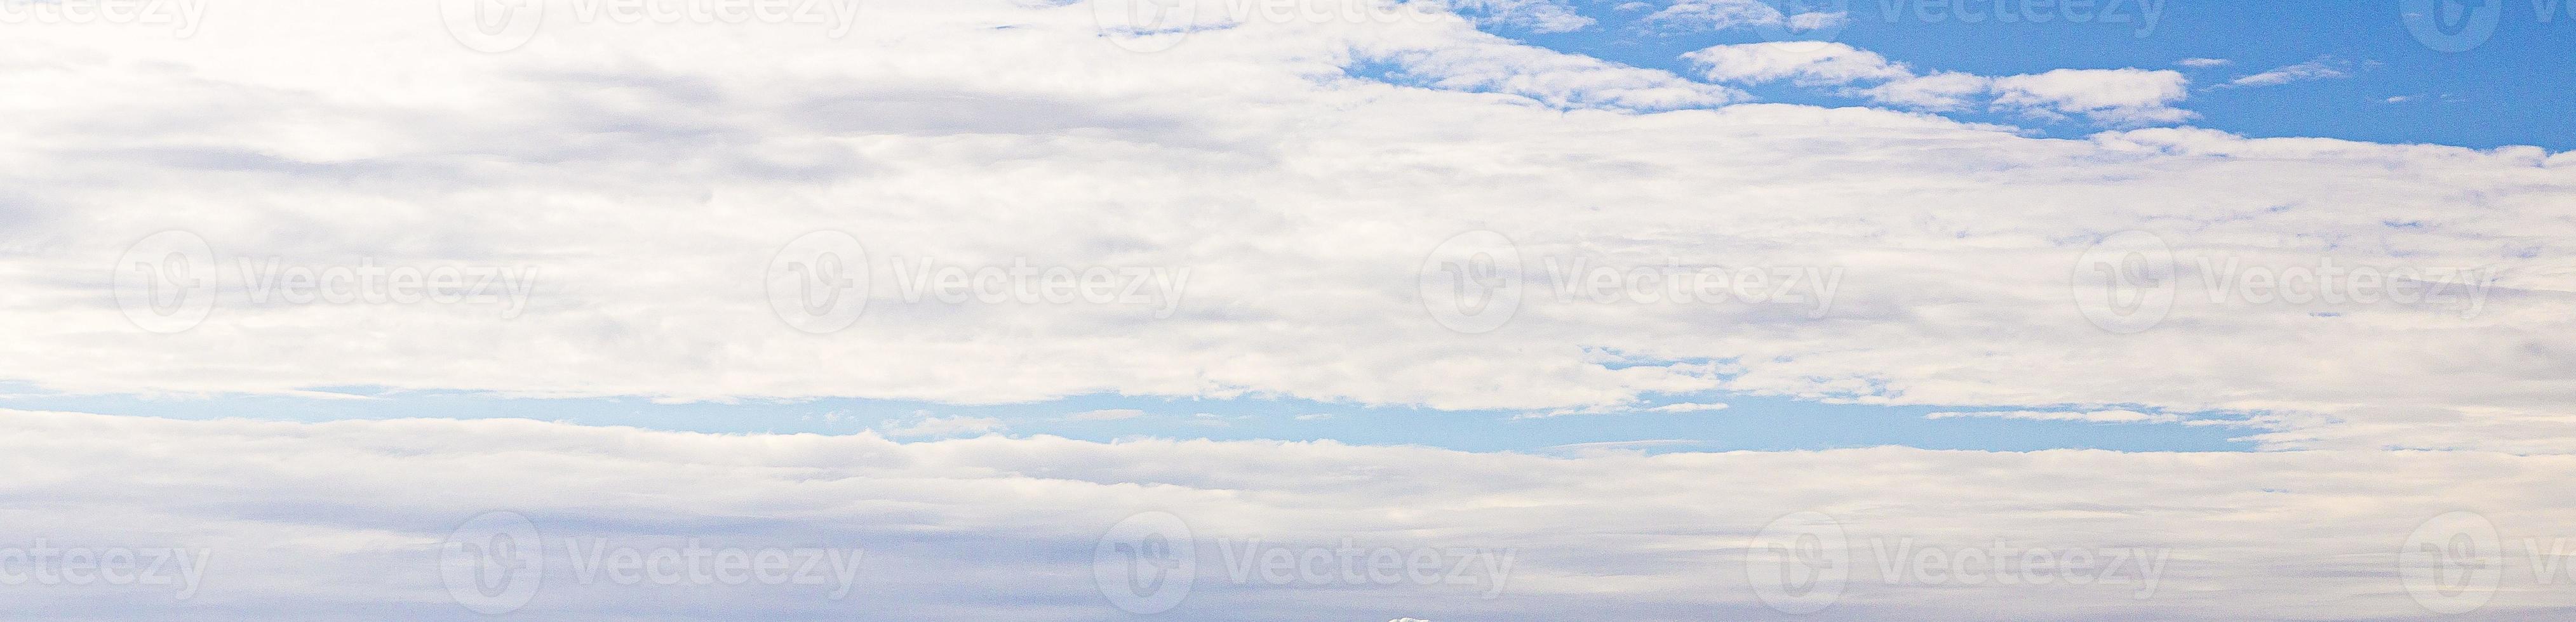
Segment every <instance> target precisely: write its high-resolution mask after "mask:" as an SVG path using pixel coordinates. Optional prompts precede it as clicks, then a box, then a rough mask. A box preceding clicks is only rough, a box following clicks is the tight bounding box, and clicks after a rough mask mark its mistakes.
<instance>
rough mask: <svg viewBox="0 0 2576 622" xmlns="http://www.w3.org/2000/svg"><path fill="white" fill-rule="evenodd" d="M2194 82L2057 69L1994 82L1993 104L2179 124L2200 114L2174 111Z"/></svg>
mask: <svg viewBox="0 0 2576 622" xmlns="http://www.w3.org/2000/svg"><path fill="white" fill-rule="evenodd" d="M2190 83H2191V81H2190V79H2188V78H2184V77H2183V75H2182V73H2181V72H2176V71H2170V70H2145V69H2057V70H2052V71H2048V72H2044V73H2039V74H2033V75H2021V76H2005V77H2001V78H1995V80H1994V90H1995V105H1996V106H1998V107H2003V108H2018V109H2022V110H2025V111H2028V112H2031V113H2035V114H2048V115H2062V114H2073V115H2082V116H2084V117H2085V118H2087V119H2090V120H2092V121H2093V122H2095V123H2101V124H2105V125H2150V124H2165V123H2180V122H2183V121H2187V120H2190V119H2191V118H2192V117H2194V116H2197V115H2194V114H2192V113H2191V112H2190V111H2187V110H2182V109H2179V108H2175V107H2173V104H2175V103H2179V102H2181V101H2182V100H2183V98H2184V97H2186V96H2187V95H2188V93H2189V90H2188V89H2187V88H2186V87H2187V86H2188V85H2189V84H2190Z"/></svg>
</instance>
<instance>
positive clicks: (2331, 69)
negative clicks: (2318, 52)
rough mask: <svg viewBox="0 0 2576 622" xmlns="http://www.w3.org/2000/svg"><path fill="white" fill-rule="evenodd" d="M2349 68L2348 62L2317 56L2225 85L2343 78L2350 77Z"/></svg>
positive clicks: (2258, 84)
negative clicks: (2314, 58)
mask: <svg viewBox="0 0 2576 622" xmlns="http://www.w3.org/2000/svg"><path fill="white" fill-rule="evenodd" d="M2351 68H2352V63H2350V62H2347V61H2343V60H2339V59H2336V58H2334V57H2332V56H2319V57H2317V58H2316V60H2311V61H2308V62H2304V63H2299V64H2296V65H2288V66H2284V67H2281V68H2279V69H2274V70H2271V71H2266V72H2263V73H2258V74H2253V75H2249V76H2244V77H2240V78H2237V79H2235V80H2230V81H2228V82H2227V84H2228V85H2229V86H2273V85H2280V84H2289V83H2292V82H2304V81H2308V80H2326V79H2331V78H2344V77H2350V76H2351V75H2352V73H2351V72H2350V71H2349V70H2350V69H2351Z"/></svg>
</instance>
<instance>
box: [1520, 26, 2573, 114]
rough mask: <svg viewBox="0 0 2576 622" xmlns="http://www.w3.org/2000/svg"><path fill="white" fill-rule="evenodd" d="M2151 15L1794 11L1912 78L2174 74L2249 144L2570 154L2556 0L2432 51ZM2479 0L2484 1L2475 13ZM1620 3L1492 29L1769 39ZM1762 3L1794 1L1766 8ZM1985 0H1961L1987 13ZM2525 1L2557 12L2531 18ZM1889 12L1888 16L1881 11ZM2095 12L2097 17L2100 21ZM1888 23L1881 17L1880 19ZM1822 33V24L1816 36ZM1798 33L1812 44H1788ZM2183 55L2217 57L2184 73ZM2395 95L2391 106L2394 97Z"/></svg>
mask: <svg viewBox="0 0 2576 622" xmlns="http://www.w3.org/2000/svg"><path fill="white" fill-rule="evenodd" d="M2156 2H2157V4H2158V5H2161V13H2160V14H2159V16H2158V19H2156V20H2155V21H2154V22H2153V27H2152V28H2149V27H2148V22H2147V20H2146V19H2145V17H2144V16H2145V13H2144V11H2143V9H2142V5H2141V4H2140V3H2139V2H2138V1H2137V0H2121V1H2119V2H2110V3H2103V4H2101V5H2100V6H2097V7H2096V8H2094V9H2092V12H2091V13H2084V12H2082V11H2077V12H2076V13H2077V14H2088V15H2106V14H2107V15H2115V16H2125V17H2127V18H2128V19H2127V22H2126V23H2102V22H2099V21H2096V22H2093V23H2080V24H2078V23H2067V22H2066V21H2064V19H2063V18H2062V17H2061V18H2056V19H2053V20H2052V21H2050V22H2047V23H2030V22H2027V21H2016V22H2012V23H2006V22H2003V21H2000V20H1996V19H1987V20H1985V21H1982V22H1978V23H1967V22H1964V21H1961V19H1960V18H1958V17H1954V16H1951V14H1949V13H1945V12H1942V11H1941V10H1939V9H1937V8H1935V9H1933V12H1932V14H1933V15H1936V16H1938V17H1935V18H1932V19H1928V20H1927V19H1925V18H1923V17H1922V13H1920V12H1919V11H1920V10H1922V9H1923V7H1926V6H1930V7H1946V6H1948V4H1946V3H1940V2H1934V3H1926V2H1922V1H1920V0H1901V1H1898V2H1894V3H1890V2H1885V1H1882V0H1853V1H1851V2H1849V3H1848V4H1847V5H1843V4H1839V3H1826V2H1813V1H1811V2H1807V3H1805V4H1804V5H1803V6H1807V7H1814V8H1816V9H1818V10H1822V9H1829V8H1844V9H1845V10H1848V11H1849V13H1850V16H1851V18H1850V21H1849V22H1848V25H1847V26H1845V27H1843V28H1842V29H1840V30H1838V31H1832V32H1831V34H1832V36H1831V37H1830V39H1826V40H1831V41H1838V42H1842V43H1846V44H1850V45H1852V46H1854V47H1858V48H1861V49H1865V50H1870V51H1875V52H1878V53H1880V54H1883V55H1885V56H1886V57H1887V58H1888V59H1889V60H1893V61H1898V62H1905V63H1909V64H1912V65H1914V66H1915V67H1916V68H1917V69H1919V70H1948V71H1960V72H1968V73H1976V74H1986V75H2009V74H2020V73H2036V72H2042V71H2048V70H2051V69H2059V68H2098V69H2110V68H2122V67H2136V68H2141V69H2178V70H2182V71H2184V72H2185V73H2186V74H2187V75H2189V77H2190V78H2191V82H2192V89H2193V92H2192V94H2191V98H2190V100H2189V102H2188V104H2187V105H2186V106H2185V107H2186V108H2189V109H2191V110H2193V111H2195V112H2198V113H2200V114H2201V115H2202V116H2201V118H2200V119H2199V120H2196V121H2194V122H2193V123H2192V124H2193V125H2196V126H2200V127H2208V128H2214V129H2219V130H2225V131H2228V132H2234V133H2238V134H2243V135H2246V136H2257V137H2282V136H2318V137H2329V138H2343V139H2349V140H2360V141H2370V142H2388V143H2433V144H2443V145H2457V146H2466V147H2479V148H2492V147H2499V146H2506V145H2538V146H2542V147H2546V148H2549V149H2551V150H2553V151H2558V150H2566V149H2570V148H2576V115H2570V114H2568V112H2569V111H2571V110H2576V62H2569V60H2568V59H2569V58H2570V56H2571V55H2576V17H2571V16H2570V15H2569V14H2568V6H2567V5H2566V4H2563V3H2560V2H2557V1H2556V0H2539V1H2538V2H2533V1H2530V0H2478V1H2477V2H2472V3H2470V4H2476V5H2480V6H2494V7H2501V8H2500V9H2490V10H2500V11H2501V15H2500V17H2499V18H2498V20H2497V25H2496V28H2495V30H2494V32H2493V34H2492V35H2490V36H2489V37H2488V38H2486V39H2485V40H2484V42H2483V43H2480V44H2478V45H2476V46H2475V47H2472V48H2470V49H2467V50H2465V51H2459V52H2445V51H2438V50H2436V49H2434V48H2433V47H2431V46H2429V45H2426V44H2424V43H2422V42H2421V41H2419V40H2418V39H2417V38H2415V37H2414V35H2412V34H2411V33H2410V31H2409V30H2408V28H2407V26H2406V24H2405V22H2404V21H2403V19H2402V18H2401V15H2402V14H2403V13H2404V12H2405V9H2403V8H2401V7H2400V6H2399V4H2400V3H2399V2H2397V1H2395V0H2366V1H2362V2H2336V1H2329V0H2291V1H2286V2H2177V1H2169V0H2156ZM2480 2H2483V3H2486V4H2480ZM1623 3H1624V0H1622V1H1619V2H1581V3H1576V4H1574V5H1573V6H1575V7H1576V9H1577V10H1578V11H1580V12H1581V13H1582V14H1583V15H1585V16H1587V17H1591V18H1593V19H1595V20H1597V22H1598V23H1597V24H1596V25H1594V26H1593V27H1590V28H1586V29H1583V30H1579V31H1575V32H1570V33H1533V32H1527V31H1526V30H1525V29H1516V28H1510V27H1503V28H1496V29H1495V32H1498V33H1501V34H1504V35H1507V36H1512V37H1515V38H1520V39H1522V40H1525V41H1529V42H1531V43H1535V44H1538V45H1543V46H1547V47H1549V48H1553V49H1558V50H1564V51H1568V52H1574V53H1580V54H1586V55H1592V56H1596V57H1600V58H1605V59H1611V60H1616V61H1620V62H1624V63H1629V64H1633V65H1637V66H1641V67H1656V68H1666V69H1672V70H1675V71H1677V72H1681V73H1684V74H1686V75H1687V74H1688V73H1689V71H1688V70H1689V68H1688V67H1687V66H1686V64H1685V63H1683V62H1682V61H1680V60H1679V59H1678V57H1679V56H1680V55H1681V54H1683V53H1685V52H1689V51H1692V50H1696V49H1700V48H1703V47H1707V46H1710V45H1720V44H1735V43H1755V42H1761V41H1766V40H1768V39H1766V37H1765V35H1764V33H1762V32H1759V31H1756V30H1754V29H1749V28H1733V29H1725V30H1717V31H1690V32H1676V31H1674V30H1673V29H1669V28H1663V29H1658V28H1653V27H1649V26H1644V25H1640V24H1638V20H1639V18H1641V17H1642V16H1644V15H1647V14H1649V13H1651V12H1652V11H1654V10H1655V9H1654V8H1646V9H1641V10H1629V11H1621V10H1617V9H1616V8H1615V7H1616V6H1618V5H1620V4H1623ZM1771 4H1773V5H1777V6H1787V7H1796V6H1802V5H1799V4H1796V3H1791V2H1781V1H1776V0H1775V1H1773V2H1771ZM1995 4H1996V0H1975V1H1974V2H1972V3H1970V5H1969V6H1972V7H1976V9H1975V10H1977V11H1990V10H1991V7H1993V6H1995ZM2056 5H2057V3H2055V2H2053V1H2051V0H2003V2H2002V6H2007V7H2023V6H2033V7H2041V9H2040V10H2041V12H2046V10H2045V9H2046V8H2047V7H2053V6H2056ZM2535 5H2545V7H2546V8H2554V9H2555V10H2554V11H2551V12H2550V14H2549V16H2548V17H2546V18H2543V17H2541V16H2540V15H2539V13H2536V12H2535ZM1890 6H1894V7H1896V8H1897V10H1896V11H1895V13H1894V14H1893V15H1891V14H1890V13H1889V12H1888V11H1887V8H1888V7H1890ZM2106 11H2107V12H2106ZM1891 17H1893V19H1892V20H1891V19H1890V18H1891ZM1819 32H1824V31H1819ZM1800 37H1801V38H1802V39H1807V40H1815V39H1821V38H1822V37H1819V36H1817V35H1812V34H1811V35H1801V36H1800ZM2190 58H2212V59H2223V60H2226V61H2229V64H2227V65H2223V66H2215V67H2203V68H2192V67H2184V66H2181V65H2178V64H2177V63H2179V62H2181V61H2183V60H2184V59H2190ZM2318 59H2327V60H2328V62H2330V63H2336V64H2338V66H2341V67H2345V73H2347V74H2349V77H2344V78H2332V79H2318V80H2307V81H2300V82H2293V83H2288V84H2280V85H2274V86H2265V87H2249V88H2216V87H2217V86H2218V85H2220V84H2223V83H2226V82H2228V81H2230V80H2234V79H2236V78H2239V77H2243V76H2247V75H2252V74H2256V73H2260V72H2264V71H2269V70H2272V69H2276V68H2280V67H2285V66H2290V65H2296V64H2299V63H2305V62H2309V61H2315V60H2318ZM1757 94H1760V95H1762V96H1763V97H1764V99H1766V100H1771V101H1788V102H1796V103H1814V104H1819V105H1857V104H1858V102H1856V101H1855V100H1852V99H1848V98H1834V97H1823V96H1815V94H1813V93H1809V92H1805V91H1803V90H1801V89H1793V88H1775V89H1767V90H1761V91H1757ZM2401 97H2402V98H2406V99H2405V100H2403V101H2398V102H2390V101H2388V100H2389V99H2391V98H2401ZM1954 116H1959V117H1960V118H1965V119H1970V120H1988V121H2003V122H2007V123H2015V122H2018V120H2017V119H2011V118H2007V117H2003V116H1994V115H1974V114H1971V115H1954ZM2035 129H2039V130H2042V131H2044V132H2046V133H2047V134H2048V135H2052V136H2081V135H2083V134H2087V133H2090V132H2092V131H2095V130H2096V129H2097V128H2093V127H2089V126H2086V125H2083V124H2081V123H2067V124H2057V125H2053V126H2047V125H2043V126H2040V127H2037V128H2035Z"/></svg>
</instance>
